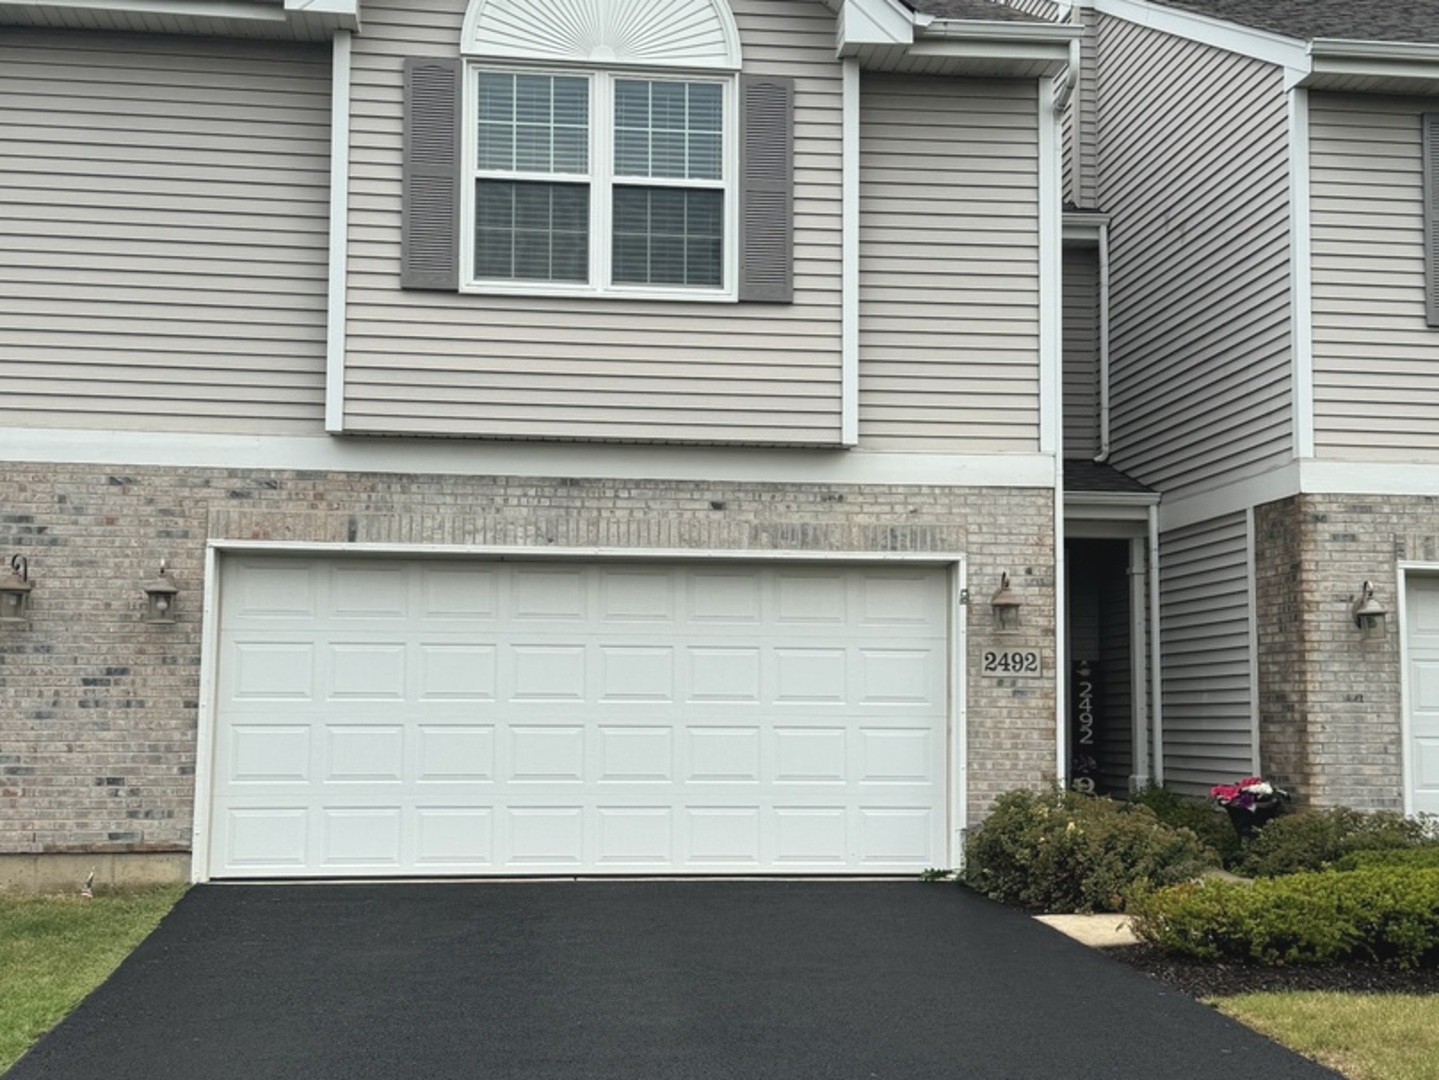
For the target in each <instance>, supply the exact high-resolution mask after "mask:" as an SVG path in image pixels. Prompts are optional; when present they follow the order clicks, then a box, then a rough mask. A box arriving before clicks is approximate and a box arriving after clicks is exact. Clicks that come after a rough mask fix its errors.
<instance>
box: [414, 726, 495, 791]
mask: <svg viewBox="0 0 1439 1080" xmlns="http://www.w3.org/2000/svg"><path fill="white" fill-rule="evenodd" d="M416 734H417V737H418V739H419V744H420V751H419V759H420V771H419V775H418V776H417V777H416V779H417V780H419V781H420V782H422V783H423V782H426V781H430V782H446V783H456V782H461V781H465V782H469V783H471V784H474V783H482V782H486V781H491V780H493V779H494V778H495V729H494V728H493V727H491V726H488V725H486V726H479V727H467V726H461V725H458V724H455V725H445V726H439V725H424V726H422V727H420V729H419V730H418V732H417V733H416Z"/></svg>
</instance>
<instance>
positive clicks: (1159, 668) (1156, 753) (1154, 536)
mask: <svg viewBox="0 0 1439 1080" xmlns="http://www.w3.org/2000/svg"><path fill="white" fill-rule="evenodd" d="M1159 575H1160V564H1159V507H1157V506H1152V507H1150V509H1149V716H1150V722H1151V723H1152V724H1153V725H1154V726H1153V728H1152V731H1151V735H1150V739H1149V753H1150V755H1151V769H1150V776H1152V777H1153V778H1154V784H1155V786H1156V787H1163V786H1164V642H1163V640H1162V638H1161V635H1160V632H1159V630H1160V621H1159V619H1160V615H1161V613H1162V611H1163V609H1164V605H1163V603H1162V599H1161V597H1160V595H1159Z"/></svg>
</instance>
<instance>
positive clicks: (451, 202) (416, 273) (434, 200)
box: [400, 57, 460, 292]
mask: <svg viewBox="0 0 1439 1080" xmlns="http://www.w3.org/2000/svg"><path fill="white" fill-rule="evenodd" d="M403 168H404V180H403V184H402V188H401V190H402V194H401V206H400V214H401V222H400V287H401V288H402V289H440V290H444V291H446V292H455V291H456V290H458V289H459V287H460V61H459V60H458V59H438V60H429V59H421V58H417V57H410V58H407V59H406V60H405V137H404V165H403Z"/></svg>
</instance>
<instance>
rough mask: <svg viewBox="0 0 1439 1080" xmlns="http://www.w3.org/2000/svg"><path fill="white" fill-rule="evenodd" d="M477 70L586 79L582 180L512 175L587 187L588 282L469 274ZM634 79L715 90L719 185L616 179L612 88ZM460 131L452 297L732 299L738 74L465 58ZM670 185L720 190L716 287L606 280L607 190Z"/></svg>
mask: <svg viewBox="0 0 1439 1080" xmlns="http://www.w3.org/2000/svg"><path fill="white" fill-rule="evenodd" d="M481 71H492V72H504V73H507V74H508V73H513V74H523V75H561V76H571V77H573V76H576V75H579V76H585V77H587V78H588V79H589V86H590V93H589V109H590V112H589V165H590V169H589V172H588V174H584V175H583V176H582V175H581V174H579V173H555V174H545V175H541V174H538V173H518V174H515V178H516V179H518V180H531V181H535V182H537V183H551V182H553V183H576V182H583V183H585V184H587V185H588V186H589V188H590V244H589V248H590V251H589V271H590V272H589V282H588V283H580V282H570V281H505V280H494V279H486V278H478V277H476V275H475V182H476V180H478V179H480V178H481V175H482V173H483V174H484V176H485V177H487V178H493V177H496V176H497V175H498V174H497V173H495V172H493V171H491V170H481V169H480V168H479V161H478V154H479V74H480V72H481ZM622 79H641V80H644V81H646V82H683V83H711V84H714V85H718V86H720V87H721V88H722V89H723V95H722V107H723V109H724V115H723V120H722V124H723V130H722V141H721V146H722V170H721V172H722V177H721V179H720V180H719V181H712V180H691V179H687V178H684V177H624V176H621V177H616V175H615V168H614V165H615V162H614V146H615V138H614V128H615V122H614V116H615V104H614V102H615V92H614V87H615V82H616V81H617V80H622ZM463 83H464V95H465V96H464V103H463V107H462V109H461V123H462V125H463V129H462V131H461V137H460V152H461V154H462V162H463V171H462V174H461V176H462V179H461V191H460V292H462V293H471V294H476V295H502V296H576V297H600V296H611V297H627V298H631V299H645V300H701V301H720V302H733V301H736V300H737V299H738V295H739V120H740V116H739V76H738V74H737V73H730V72H716V71H713V70H709V71H705V70H694V71H691V70H684V69H678V70H677V69H672V68H665V69H663V70H659V71H656V70H654V69H653V68H634V67H605V68H592V67H566V66H563V65H547V66H535V65H531V64H526V63H524V62H515V61H513V60H483V59H473V58H471V59H467V60H466V61H465V70H464V80H463ZM616 184H618V185H620V186H622V187H630V186H633V187H676V188H686V189H695V188H708V189H718V190H722V191H723V192H724V198H725V205H724V256H723V264H722V274H723V285H722V286H721V287H715V286H712V285H650V284H634V285H631V284H624V283H617V282H614V281H613V280H611V279H612V275H613V246H614V235H613V229H612V227H613V222H614V213H613V203H614V188H615V185H616Z"/></svg>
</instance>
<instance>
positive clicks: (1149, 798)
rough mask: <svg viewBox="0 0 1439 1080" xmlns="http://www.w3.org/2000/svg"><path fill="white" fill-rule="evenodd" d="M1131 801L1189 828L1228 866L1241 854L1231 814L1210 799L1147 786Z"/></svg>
mask: <svg viewBox="0 0 1439 1080" xmlns="http://www.w3.org/2000/svg"><path fill="white" fill-rule="evenodd" d="M1129 801H1130V802H1135V803H1139V804H1140V805H1141V806H1147V807H1149V809H1151V810H1153V811H1154V814H1155V816H1156V817H1158V818H1159V820H1160V821H1162V822H1163V823H1164V824H1166V825H1168V826H1169V827H1170V828H1172V829H1189V830H1190V831H1192V832H1193V833H1194V835H1196V836H1197V837H1199V839H1200V840H1202V841H1203V842H1204V843H1205V844H1206V845H1207V846H1209V847H1211V848H1213V849H1214V850H1215V851H1216V852H1218V853H1219V859H1220V861H1221V862H1222V863H1223V864H1224V865H1225V866H1232V865H1233V864H1234V863H1235V861H1236V860H1237V859H1238V858H1239V853H1240V843H1239V834H1238V833H1237V832H1235V831H1234V826H1233V825H1231V824H1230V823H1229V815H1228V814H1226V813H1224V811H1223V810H1221V809H1219V808H1218V807H1216V806H1215V805H1214V804H1213V803H1211V802H1210V801H1209V800H1208V799H1197V798H1194V797H1193V796H1191V795H1180V794H1179V793H1178V792H1175V791H1170V790H1169V789H1168V788H1162V787H1147V788H1145V789H1144V790H1143V791H1138V792H1135V793H1134V794H1133V795H1131V796H1130V797H1129Z"/></svg>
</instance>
